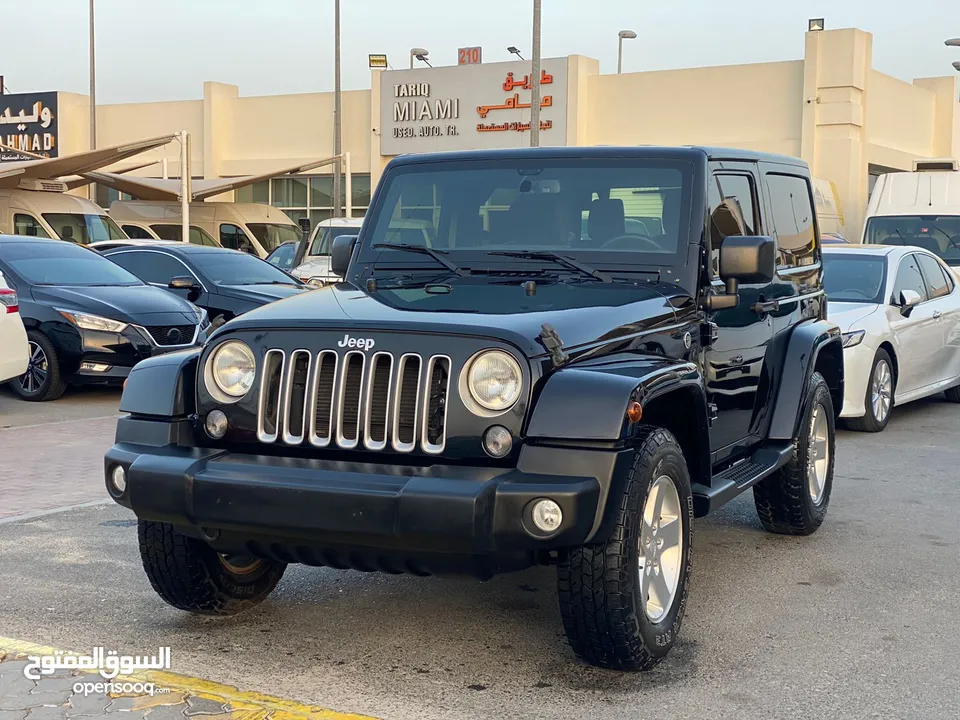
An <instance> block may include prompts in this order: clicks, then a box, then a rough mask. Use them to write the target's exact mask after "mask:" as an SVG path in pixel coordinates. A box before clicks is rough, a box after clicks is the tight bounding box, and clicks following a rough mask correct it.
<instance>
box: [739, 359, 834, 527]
mask: <svg viewBox="0 0 960 720" xmlns="http://www.w3.org/2000/svg"><path fill="white" fill-rule="evenodd" d="M835 448H836V437H835V427H834V415H833V400H832V398H831V397H830V388H829V387H828V386H827V382H826V380H824V379H823V376H822V375H821V374H820V373H818V372H815V373H813V377H811V378H810V384H809V386H808V387H807V394H806V397H805V400H804V411H803V419H802V420H801V423H800V435H799V437H798V438H797V440H796V449H795V450H794V453H793V457H792V458H791V459H790V462H788V463H787V464H786V465H785V466H784V467H782V468H781V469H779V470H777V472H775V473H774V474H773V475H771V476H770V477H768V478H766V479H765V480H761V481H760V482H759V483H757V484H756V485H754V487H753V499H754V503H755V504H756V506H757V515H759V516H760V523H761V524H762V525H763V527H764V528H765V529H766V530H767V531H769V532H772V533H777V534H780V535H812V534H813V533H815V532H816V531H817V529H818V528H819V527H820V526H821V525H822V524H823V520H824V518H825V517H826V515H827V506H828V505H829V504H830V493H831V491H832V490H833V466H834V456H835V452H834V450H835Z"/></svg>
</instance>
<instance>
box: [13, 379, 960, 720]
mask: <svg viewBox="0 0 960 720" xmlns="http://www.w3.org/2000/svg"><path fill="white" fill-rule="evenodd" d="M118 399H119V395H118V394H117V393H114V394H113V395H112V399H110V397H108V396H105V395H97V394H93V395H91V396H90V397H88V398H87V400H88V401H91V402H85V401H77V402H78V403H79V404H81V405H83V407H84V408H86V409H85V410H78V409H74V408H73V406H72V405H70V402H71V400H70V398H69V397H68V399H67V403H66V404H64V405H63V408H62V409H60V408H58V407H57V406H59V405H60V404H61V403H59V402H58V403H52V404H48V405H45V406H43V408H42V409H41V410H39V411H38V412H40V413H42V415H41V417H42V418H45V420H43V421H41V422H34V421H33V420H31V417H33V416H31V415H30V412H31V411H29V410H28V409H24V408H23V407H22V406H24V405H26V404H20V406H19V407H14V410H13V411H12V413H11V412H10V411H9V408H10V406H11V403H16V402H17V401H13V400H12V399H10V400H9V402H8V398H7V397H5V396H2V395H0V428H2V426H3V425H4V424H9V423H10V418H14V422H13V423H12V424H14V425H16V426H17V427H19V428H24V429H28V430H29V436H30V438H31V442H32V443H34V445H32V446H31V447H34V448H35V447H40V446H41V445H40V444H41V443H42V442H45V443H47V444H48V445H47V446H48V448H49V450H47V451H43V450H40V451H39V452H41V454H43V455H44V456H45V457H53V456H54V455H55V454H56V453H57V452H58V450H62V449H63V447H62V438H63V437H64V433H65V431H66V430H67V429H70V428H73V427H74V426H77V425H79V426H81V427H85V428H87V429H88V430H87V432H86V439H85V443H83V447H82V450H83V452H85V453H87V455H91V456H92V455H93V454H94V453H99V452H101V449H102V448H105V447H106V446H108V445H109V444H110V442H111V440H112V433H113V427H112V420H111V419H110V416H111V415H112V414H113V412H115V410H116V403H117V401H118ZM52 408H55V411H53V410H51V409H52ZM58 413H60V414H59V416H58ZM84 418H86V419H84ZM91 418H100V419H91ZM65 420H67V421H68V422H64V421H65ZM15 429H16V428H9V429H7V430H3V429H0V471H2V474H0V509H2V507H3V497H4V496H5V495H6V494H7V492H8V490H9V489H10V488H11V487H12V486H13V484H16V483H22V482H26V481H32V482H34V483H35V485H34V488H35V491H34V493H33V496H32V497H33V498H34V504H36V505H44V506H45V507H46V508H47V509H49V505H50V500H49V499H48V498H47V497H46V496H47V493H45V491H44V482H48V481H51V480H52V481H53V482H55V483H58V484H60V485H64V484H69V483H71V482H72V483H74V484H75V485H76V487H77V488H78V492H79V496H80V497H88V496H89V497H91V498H92V499H102V498H103V497H104V491H103V489H102V487H103V486H102V478H101V477H100V474H99V473H100V472H102V470H101V469H100V468H102V465H100V466H98V467H97V469H96V471H94V470H93V469H92V468H91V467H90V466H89V465H87V464H84V465H82V466H78V467H79V468H80V469H77V470H76V471H75V472H71V471H70V470H69V468H68V469H66V470H64V469H62V468H61V469H60V470H59V471H58V472H59V473H60V475H62V477H61V476H57V477H54V478H49V477H48V478H44V477H42V476H41V477H34V478H23V477H22V473H21V472H19V470H18V469H19V468H20V467H22V465H23V463H24V462H26V461H27V460H28V459H27V458H25V457H24V452H23V447H24V444H23V438H24V437H25V435H10V433H11V432H12V431H14V430H15ZM958 436H960V407H958V406H956V405H951V404H948V403H946V402H944V401H943V400H940V399H934V400H930V401H922V402H918V403H915V404H912V405H909V406H907V407H905V408H902V409H898V410H896V411H895V412H894V416H893V418H892V421H891V424H890V426H889V427H888V429H887V430H886V431H885V432H884V433H881V434H879V435H863V434H856V433H848V432H842V433H840V434H839V436H838V446H837V452H838V459H837V476H836V480H835V485H834V495H833V499H832V502H831V507H830V512H829V515H828V518H827V521H826V523H825V524H824V526H823V527H822V529H821V530H820V531H819V532H818V533H817V534H816V535H814V536H812V537H809V538H789V537H779V536H773V535H768V534H766V533H765V532H763V531H762V529H761V528H760V526H759V523H758V522H757V519H756V515H755V512H754V509H753V503H752V498H751V497H750V495H749V494H748V495H746V496H744V497H741V498H739V499H738V500H737V501H735V502H734V503H731V504H730V505H729V506H727V507H725V508H723V509H722V510H721V511H720V512H719V513H717V514H715V515H713V516H711V517H709V518H705V519H702V520H698V521H697V523H696V528H695V529H696V536H695V547H694V574H693V578H692V586H691V593H690V603H689V605H688V609H687V615H686V619H685V621H684V625H683V629H682V632H681V640H680V643H679V645H678V647H677V648H676V649H675V651H674V652H673V653H672V654H671V655H670V656H669V658H668V660H667V661H666V662H664V663H663V664H661V665H660V666H659V667H658V668H657V669H655V670H654V671H652V672H650V673H645V674H624V673H617V672H611V671H604V670H598V669H595V668H591V667H587V666H585V665H583V664H581V663H578V662H577V661H576V660H575V659H574V657H573V655H572V653H571V652H570V650H569V648H568V647H567V645H566V643H565V641H564V637H563V631H562V628H561V624H560V616H559V611H558V608H557V597H556V581H555V575H554V572H553V571H552V570H551V569H549V568H541V569H536V570H531V571H527V572H523V573H517V574H512V575H506V576H501V577H498V578H495V579H494V580H492V581H490V582H486V583H478V582H475V581H470V580H440V579H435V578H427V579H421V578H414V577H405V576H404V577H395V576H385V575H365V574H362V573H356V572H339V571H334V570H328V569H313V568H305V567H296V566H293V567H290V568H289V569H288V571H287V574H286V575H285V576H284V579H283V580H282V581H281V583H280V585H279V587H278V588H277V590H276V591H275V592H274V594H273V595H272V596H271V597H270V598H269V599H268V600H267V601H266V602H265V603H264V604H262V605H261V606H259V607H257V608H255V609H254V610H252V611H250V612H248V613H247V614H244V615H240V616H237V617H234V618H228V619H211V618H199V617H194V616H190V615H187V614H184V613H180V612H178V611H176V610H173V609H172V608H169V607H167V606H166V605H164V604H163V603H162V602H161V601H160V600H159V598H158V597H157V596H156V595H155V594H154V592H153V590H152V589H151V588H150V585H149V583H148V582H147V579H146V577H145V576H144V574H143V571H142V569H141V568H140V564H139V558H138V553H137V537H136V527H135V520H134V518H133V516H132V515H131V514H130V513H129V512H128V511H126V510H124V509H122V508H119V507H117V506H115V505H113V504H104V505H95V506H90V507H80V508H74V509H72V510H67V511H64V512H59V513H54V514H46V515H42V516H39V517H33V518H31V519H26V520H22V521H16V520H11V519H10V517H8V518H7V520H5V521H0V636H6V637H8V638H17V639H20V640H23V641H31V642H36V643H42V644H45V645H49V646H53V647H57V648H63V649H71V650H76V651H79V652H89V650H90V648H92V647H94V646H109V647H112V648H114V649H117V650H118V651H120V652H124V653H128V654H135V655H140V654H144V653H148V654H149V653H151V652H155V651H156V648H157V647H159V646H170V647H171V649H172V650H171V653H172V666H173V667H172V669H173V671H174V672H176V673H183V674H185V675H189V676H195V677H199V678H207V679H209V680H212V681H216V682H218V683H224V684H227V685H231V686H236V687H239V688H244V689H248V690H255V691H259V692H262V693H269V694H270V695H273V696H279V697H283V698H290V699H293V700H297V701H300V702H303V703H311V704H313V705H316V706H321V707H325V708H332V709H334V710H338V711H342V712H354V713H363V714H367V715H372V716H374V717H379V718H390V719H395V720H407V719H410V720H413V719H414V718H417V719H418V720H419V719H430V718H478V717H484V718H485V717H497V718H503V717H509V718H571V717H590V718H596V719H598V720H601V719H604V720H605V719H607V718H636V717H644V716H648V715H649V716H654V717H658V718H698V719H704V720H706V719H710V718H733V717H736V718H754V717H764V718H791V720H794V719H796V718H838V719H839V718H851V719H856V720H862V719H863V718H870V717H878V718H917V719H918V720H919V719H922V720H937V719H939V718H950V719H951V720H955V718H957V717H958V716H960V690H958V688H960V623H958V622H957V621H958V618H960V553H958V547H960V525H958V523H957V517H960V484H958V482H957V468H958V467H960V443H957V442H956V438H957V437H958ZM11 440H13V442H11ZM71 452H74V453H75V452H77V448H74V449H73V450H71ZM84 457H86V455H85V456H84ZM34 460H35V459H34ZM58 467H59V466H58ZM11 469H13V470H16V471H18V472H17V474H18V475H20V477H19V478H17V477H11ZM28 504H29V503H28ZM2 668H3V664H2V663H0V670H2ZM0 674H2V673H0ZM0 714H2V713H0ZM28 717H32V716H28ZM148 717H149V716H148ZM158 717H159V716H158Z"/></svg>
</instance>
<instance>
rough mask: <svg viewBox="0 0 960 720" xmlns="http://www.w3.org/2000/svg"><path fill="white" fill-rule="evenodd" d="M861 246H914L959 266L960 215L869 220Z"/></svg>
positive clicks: (889, 217) (898, 216)
mask: <svg viewBox="0 0 960 720" xmlns="http://www.w3.org/2000/svg"><path fill="white" fill-rule="evenodd" d="M864 242H865V243H867V244H870V245H914V246H916V247H922V248H925V249H927V250H929V251H930V252H933V253H936V254H937V255H939V256H940V257H941V258H943V260H944V261H945V262H946V263H947V264H948V265H960V215H895V216H885V217H872V218H870V220H869V221H868V222H867V231H866V237H865V239H864Z"/></svg>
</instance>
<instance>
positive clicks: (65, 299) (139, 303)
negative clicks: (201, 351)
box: [31, 285, 197, 325]
mask: <svg viewBox="0 0 960 720" xmlns="http://www.w3.org/2000/svg"><path fill="white" fill-rule="evenodd" d="M31 292H32V294H33V299H34V301H35V302H38V303H42V304H44V305H49V306H50V307H53V308H57V309H60V310H75V311H77V312H85V313H89V314H91V315H99V316H100V317H105V318H110V319H111V320H119V321H121V322H126V323H133V324H135V325H178V324H184V323H196V322H197V315H196V313H195V312H194V310H193V306H192V305H191V304H190V303H188V302H187V301H186V300H184V299H182V298H179V297H177V296H176V295H174V294H172V293H170V292H167V291H166V290H161V289H160V288H156V287H153V286H151V285H132V286H131V285H127V286H109V287H96V286H92V287H91V286H87V287H84V286H62V285H61V286H45V285H34V286H33V288H32V289H31Z"/></svg>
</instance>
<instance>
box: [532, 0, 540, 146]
mask: <svg viewBox="0 0 960 720" xmlns="http://www.w3.org/2000/svg"><path fill="white" fill-rule="evenodd" d="M532 52H533V83H532V84H531V88H530V147H540V0H533V51H532Z"/></svg>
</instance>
